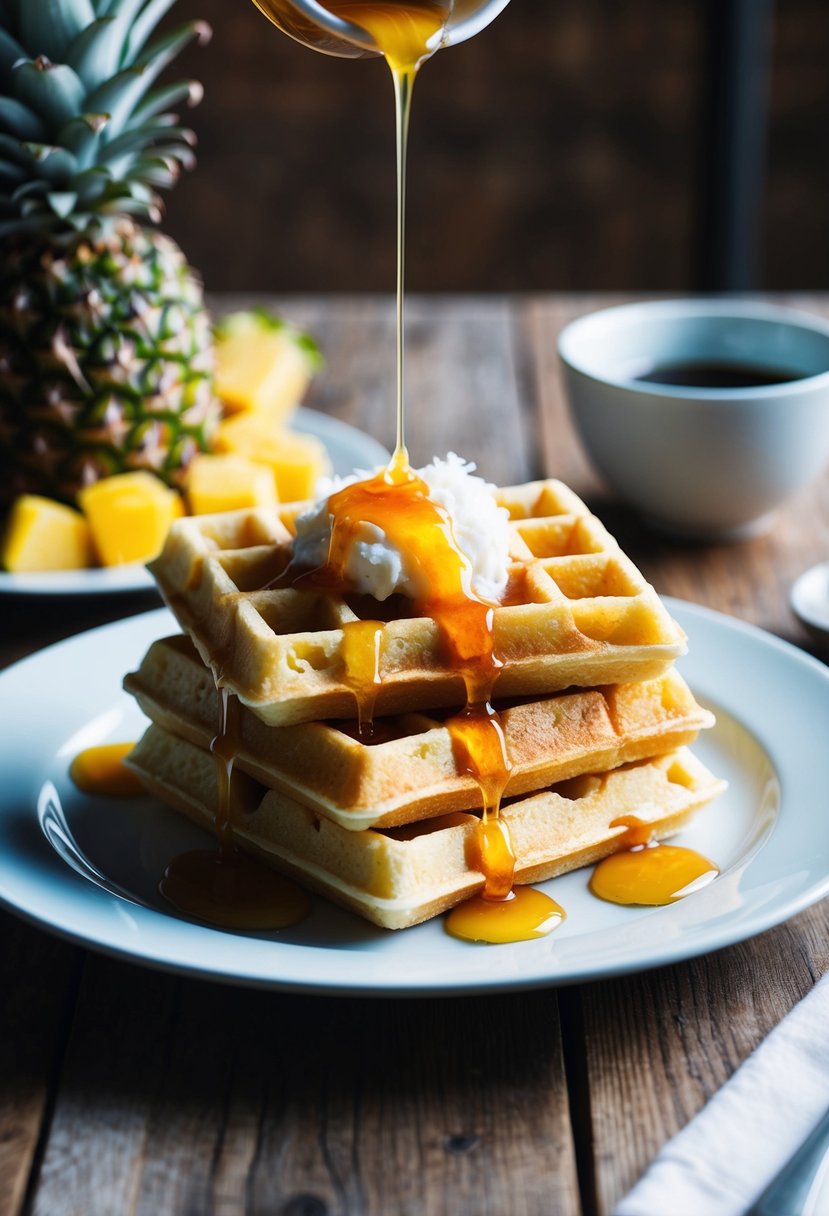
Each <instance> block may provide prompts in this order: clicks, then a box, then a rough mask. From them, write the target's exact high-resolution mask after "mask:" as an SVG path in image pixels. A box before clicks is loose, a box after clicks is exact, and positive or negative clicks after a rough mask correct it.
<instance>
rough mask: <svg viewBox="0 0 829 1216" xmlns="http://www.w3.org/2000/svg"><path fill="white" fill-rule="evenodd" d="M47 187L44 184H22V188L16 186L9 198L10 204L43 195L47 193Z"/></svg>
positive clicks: (30, 182) (31, 182) (29, 182)
mask: <svg viewBox="0 0 829 1216" xmlns="http://www.w3.org/2000/svg"><path fill="white" fill-rule="evenodd" d="M48 190H49V187H48V186H47V184H46V182H33V181H28V182H24V183H23V185H22V186H18V187H17V189H16V190H15V192H14V194H13V195H12V196H11V198H12V202H15V203H17V202H19V201H20V200H21V199H24V198H30V197H31V196H32V195H35V194H40V195H45V194H46V193H48Z"/></svg>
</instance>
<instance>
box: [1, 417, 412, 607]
mask: <svg viewBox="0 0 829 1216" xmlns="http://www.w3.org/2000/svg"><path fill="white" fill-rule="evenodd" d="M291 430H292V431H293V432H295V433H297V434H300V435H311V436H313V437H314V438H316V439H319V440H320V442H321V443H322V444H323V446H324V448H325V451H326V453H327V455H328V460H329V461H330V467H331V471H332V472H333V473H335V474H338V475H340V476H345V475H346V474H348V473H350V472H352V470H354V469H374V468H376V467H377V466H378V465H380V464H384V463H385V462H386V461H387V460H388V458H389V453H388V451H387V450H386V449H385V448H384V447H383V446H382V444H380V443H378V442H377V440H376V439H373V438H372V437H371V436H370V435H366V434H365V432H364V431H359V430H357V428H356V427H353V426H349V425H348V423H346V422H341V421H340V420H339V419H338V418H331V417H329V416H328V415H327V414H320V413H319V412H318V411H316V410H309V409H302V408H300V409H298V410H297V411H296V413H295V415H294V417H293V420H292V423H291ZM154 590H155V583H154V582H153V580H152V578H151V577H150V575H149V574H148V572H147V569H146V566H145V565H144V563H143V562H141V561H138V562H129V563H126V564H119V565H113V566H91V567H89V568H88V569H80V570H49V571H40V572H30V573H25V574H24V573H20V574H9V573H8V572H7V571H5V570H0V595H100V594H109V593H112V592H140V591H154Z"/></svg>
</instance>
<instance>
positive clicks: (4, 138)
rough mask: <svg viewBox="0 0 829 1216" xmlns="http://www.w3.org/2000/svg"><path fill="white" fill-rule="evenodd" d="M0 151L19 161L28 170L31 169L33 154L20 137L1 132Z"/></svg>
mask: <svg viewBox="0 0 829 1216" xmlns="http://www.w3.org/2000/svg"><path fill="white" fill-rule="evenodd" d="M0 152H2V153H4V154H5V155H6V156H10V157H11V159H12V160H15V161H18V162H19V163H20V164H21V165H22V166H24V167H25V168H26V169H27V170H29V171H31V167H32V163H33V161H32V154H31V153H30V152H29V151H28V149H27V147H26V145H25V144H22V143H21V142H20V140H19V139H14V138H13V136H11V135H3V134H2V133H0Z"/></svg>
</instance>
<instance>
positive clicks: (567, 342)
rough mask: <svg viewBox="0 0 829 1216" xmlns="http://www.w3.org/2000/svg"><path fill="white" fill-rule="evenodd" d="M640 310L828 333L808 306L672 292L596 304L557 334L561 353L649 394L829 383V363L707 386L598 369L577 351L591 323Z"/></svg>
mask: <svg viewBox="0 0 829 1216" xmlns="http://www.w3.org/2000/svg"><path fill="white" fill-rule="evenodd" d="M636 313H641V314H642V315H647V314H653V313H659V314H663V315H667V316H669V317H670V316H675V317H676V318H682V317H694V318H695V317H706V316H708V317H713V318H719V317H728V318H740V319H744V320H748V321H751V320H759V321H777V322H781V323H783V324H786V325H789V326H790V327H791V328H792V329H800V330H808V331H810V332H812V333H818V334H821V335H822V336H824V337H826V338H827V339H829V321H825V320H824V319H823V318H822V317H819V316H817V315H815V314H814V313H810V312H806V311H805V310H803V309H798V308H790V307H788V306H787V305H782V304H772V303H767V302H765V301H763V300H752V299H746V298H744V297H729V298H722V297H712V298H711V297H705V296H691V297H688V298H681V297H677V298H671V299H664V300H633V301H630V302H629V303H626V304H613V305H610V306H609V307H607V308H600V309H596V310H594V311H592V312H589V313H586V314H585V315H584V316H581V317H576V318H575V319H574V320H573V321H570V322H569V323H568V324H567V325H565V327H564V329H562V330H561V332H560V333H559V335H558V341H557V350H558V356H559V359H560V360H561V362H562V363H563V364H564V365H565V367H568V368H570V369H571V370H573V371H576V372H578V373H579V374H580V375H582V376H585V377H586V378H587V379H590V380H593V381H595V382H597V383H599V384H607V385H611V386H612V387H614V388H620V389H624V390H626V391H628V392H631V393H637V394H641V395H642V396H644V397H681V398H688V399H689V400H700V401H710V400H711V399H712V398H713V397H717V398H723V397H724V398H725V399H726V400H728V399H733V400H735V401H741V400H745V399H746V398H758V397H760V398H766V397H770V398H774V397H781V396H786V395H787V394H789V393H791V392H792V391H793V390H801V391H802V390H803V389H804V388H808V389H810V390H811V389H813V388H819V387H822V386H824V385H825V386H827V387H829V367H827V369H826V371H825V372H815V373H814V375H810V376H802V377H800V378H799V379H797V380H788V381H785V382H784V383H782V384H763V385H747V386H744V387H742V388H733V387H732V388H705V387H700V386H692V385H675V384H656V383H653V382H650V381H644V380H633V379H631V378H630V377H628V376H620V375H614V374H612V373H610V372H603V371H599V370H597V369H596V368H594V367H591V366H589V364H588V363H587V362H586V361H585V360H584V359H580V358H579V357H578V356H577V355H575V354H574V352H573V345H574V344H575V342H576V341H577V339H579V338H580V337H582V335H583V331H584V330H585V329H589V328H591V327H592V326H593V325H594V324H596V323H597V322H599V323H600V322H602V321H604V320H607V319H608V318H612V317H616V316H622V315H628V316H634V315H635V314H636Z"/></svg>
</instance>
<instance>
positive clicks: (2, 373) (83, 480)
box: [0, 216, 219, 509]
mask: <svg viewBox="0 0 829 1216" xmlns="http://www.w3.org/2000/svg"><path fill="white" fill-rule="evenodd" d="M212 379H213V340H212V333H211V326H210V319H209V316H208V313H207V311H206V309H205V307H204V299H203V292H202V286H201V282H200V280H199V278H198V276H197V275H196V274H195V273H194V271H193V270H192V268H191V267H189V266H188V264H187V262H186V260H185V258H184V255H183V254H182V252H181V250H180V249H179V248H178V246H177V245H176V244H175V242H174V241H172V240H171V239H170V238H169V237H167V236H165V235H164V234H162V233H160V232H158V231H156V230H154V229H150V228H145V227H142V226H140V225H139V224H137V223H136V222H135V221H133V220H132V219H130V218H128V217H126V216H118V217H114V218H101V219H98V220H96V221H94V222H93V223H92V224H91V225H90V226H89V227H88V228H86V229H85V230H84V231H83V232H82V233H80V234H77V233H71V234H65V235H63V236H59V235H57V234H55V233H52V234H41V235H39V236H36V237H35V236H32V237H27V236H25V235H22V234H19V235H17V236H15V237H14V238H13V239H12V240H10V241H9V242H8V243H7V249H6V250H5V251H4V256H3V258H2V261H0V509H2V507H3V506H6V505H8V504H9V503H10V502H11V501H12V500H13V499H14V498H15V497H16V496H17V495H19V494H23V493H33V494H41V495H46V496H48V497H53V498H57V499H59V500H61V501H64V502H67V503H74V502H75V501H76V499H77V495H78V493H79V491H80V490H82V489H83V488H84V487H85V486H88V485H91V484H92V483H93V482H95V481H97V480H98V479H99V478H101V477H107V476H110V475H112V474H114V473H122V472H128V471H133V470H137V469H145V470H147V471H149V472H153V473H155V474H157V475H158V476H159V477H160V478H162V480H164V481H165V482H167V484H169V485H171V486H174V487H176V488H179V487H181V486H182V485H183V483H184V479H185V476H186V469H187V466H188V464H189V463H190V461H191V460H192V458H193V456H194V455H195V454H196V452H198V451H204V450H206V449H207V448H208V446H209V441H210V436H211V434H212V432H213V430H214V428H215V426H216V424H217V422H218V418H219V404H218V402H217V400H216V399H215V397H214V394H213V387H212Z"/></svg>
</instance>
